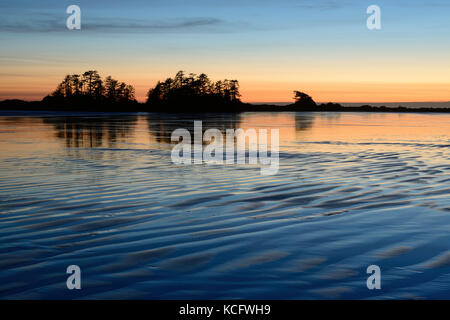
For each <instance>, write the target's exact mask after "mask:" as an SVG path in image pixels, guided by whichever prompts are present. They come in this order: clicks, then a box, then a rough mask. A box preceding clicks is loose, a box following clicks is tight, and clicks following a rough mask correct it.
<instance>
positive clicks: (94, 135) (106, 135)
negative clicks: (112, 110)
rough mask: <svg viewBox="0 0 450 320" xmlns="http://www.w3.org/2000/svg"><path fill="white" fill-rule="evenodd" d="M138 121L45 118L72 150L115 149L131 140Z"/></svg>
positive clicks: (95, 118) (109, 118) (111, 118)
mask: <svg viewBox="0 0 450 320" xmlns="http://www.w3.org/2000/svg"><path fill="white" fill-rule="evenodd" d="M136 121H137V116H115V117H114V116H99V117H52V118H44V122H45V123H48V124H51V125H53V127H54V129H55V134H56V136H57V137H58V138H60V139H64V140H65V143H66V146H67V147H72V148H79V147H81V148H96V147H109V148H112V147H115V146H116V144H117V142H121V141H126V140H128V139H129V137H130V135H131V134H132V132H133V129H134V127H135V125H136Z"/></svg>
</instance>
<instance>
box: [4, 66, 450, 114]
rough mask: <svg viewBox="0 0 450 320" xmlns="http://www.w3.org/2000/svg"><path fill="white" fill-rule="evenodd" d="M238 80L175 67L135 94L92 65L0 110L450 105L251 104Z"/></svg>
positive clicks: (297, 94) (303, 100)
mask: <svg viewBox="0 0 450 320" xmlns="http://www.w3.org/2000/svg"><path fill="white" fill-rule="evenodd" d="M240 97H241V94H240V92H239V82H238V81H237V80H227V79H225V80H220V81H216V82H213V81H211V80H210V79H209V78H208V76H207V75H206V74H204V73H202V74H200V75H196V74H193V73H190V74H188V75H185V73H184V72H183V71H179V72H178V73H177V74H176V75H175V77H174V78H168V79H166V80H165V81H158V83H157V84H156V85H155V86H154V87H153V88H151V89H150V90H149V91H148V93H147V101H146V102H145V103H139V102H137V101H136V99H135V90H134V88H133V86H131V85H128V84H126V83H125V82H120V81H118V80H115V79H113V78H111V76H108V77H106V78H105V79H102V78H101V76H100V75H99V73H98V72H97V71H95V70H90V71H86V72H85V73H83V74H72V75H67V76H66V77H65V78H64V80H63V81H62V82H61V83H60V84H59V85H58V86H57V88H56V90H55V91H54V92H53V93H51V94H50V95H48V96H46V97H45V98H44V99H43V100H42V101H30V102H27V101H23V100H4V101H0V109H3V110H14V109H15V110H61V111H64V110H76V111H78V110H79V111H125V112H129V111H144V112H145V111H147V112H164V113H211V112H220V113H223V112H247V111H253V112H258V111H261V112H264V111H267V112H283V111H288V112H297V111H304V112H316V111H319V112H450V108H405V107H402V106H399V107H397V108H394V107H385V106H381V107H373V106H370V105H363V106H359V107H344V106H342V105H340V104H338V103H326V104H316V102H315V101H314V100H313V98H312V97H311V96H309V95H308V94H306V93H304V92H301V91H294V100H295V102H294V103H292V104H288V105H285V106H279V105H271V104H265V105H254V104H250V103H243V102H241V100H240Z"/></svg>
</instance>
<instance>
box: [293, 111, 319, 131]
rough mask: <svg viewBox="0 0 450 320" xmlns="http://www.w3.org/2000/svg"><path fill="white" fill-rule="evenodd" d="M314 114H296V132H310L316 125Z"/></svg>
mask: <svg viewBox="0 0 450 320" xmlns="http://www.w3.org/2000/svg"><path fill="white" fill-rule="evenodd" d="M314 118H315V115H314V113H306V114H304V113H295V130H296V131H305V130H309V129H311V128H312V127H313V125H314Z"/></svg>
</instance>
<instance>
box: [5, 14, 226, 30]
mask: <svg viewBox="0 0 450 320" xmlns="http://www.w3.org/2000/svg"><path fill="white" fill-rule="evenodd" d="M226 26H227V24H226V23H225V22H224V21H222V20H220V19H217V18H203V17H199V18H190V19H185V18H179V19H170V20H166V21H144V20H136V19H124V18H117V19H115V18H96V19H92V18H90V19H83V20H82V31H86V32H102V33H103V32H111V33H156V32H189V31H202V30H208V31H214V30H216V31H221V30H223V29H224V28H226ZM0 30H1V31H2V32H10V33H53V32H67V31H68V30H67V28H66V20H65V19H61V17H60V16H58V17H56V16H49V15H40V16H38V17H36V16H34V17H33V18H32V19H13V20H12V19H0Z"/></svg>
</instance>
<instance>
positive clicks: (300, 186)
mask: <svg viewBox="0 0 450 320" xmlns="http://www.w3.org/2000/svg"><path fill="white" fill-rule="evenodd" d="M194 119H195V120H203V124H204V126H206V127H210V128H219V129H222V130H223V129H226V128H244V129H247V128H255V129H259V128H267V129H270V128H278V129H280V145H281V146H280V168H279V173H278V174H277V175H275V176H261V175H260V170H259V168H258V167H257V166H254V165H253V166H250V165H205V164H201V165H192V166H181V165H175V164H172V162H171V158H170V152H171V148H172V146H173V145H171V144H170V134H171V132H172V131H173V130H174V129H177V128H190V127H192V125H193V120H194ZM449 147H450V115H447V114H375V113H374V114H358V113H328V114H326V113H245V114H241V115H220V114H216V115H209V116H207V117H205V116H204V117H194V116H187V115H185V116H182V115H177V116H174V115H162V114H127V115H123V114H122V115H119V114H82V113H73V114H59V115H57V114H53V113H18V112H2V113H0V150H1V154H0V297H1V298H19V299H22V298H32V299H35V298H36V299H37V298H56V299H59V298H96V299H98V298H105V299H118V298H122V299H124V298H129V299H131V298H151V299H175V298H177V299H179V298H181V299H202V298H203V299H205V298H206V299H211V298H217V299H235V298H242V299H310V298H319V299H328V298H330V299H333V298H345V299H353V298H367V299H370V298H377V299H378V298H450V233H449V230H450V195H449V194H450V175H449V173H450V160H449ZM72 264H75V265H79V266H80V267H81V270H82V289H81V290H72V291H69V290H68V289H67V288H66V279H67V276H68V275H67V274H66V268H67V266H69V265H72ZM373 264H375V265H378V266H380V268H381V272H382V288H381V290H368V289H367V287H366V280H367V277H368V276H369V275H368V274H366V268H367V267H368V266H369V265H373Z"/></svg>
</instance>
